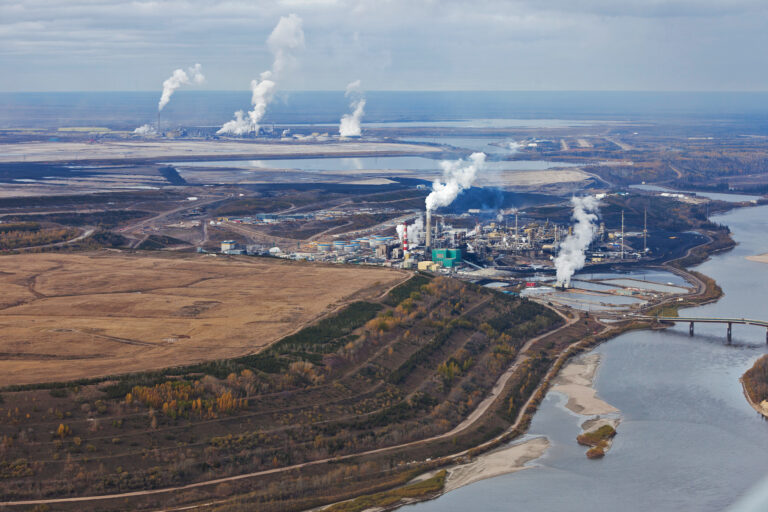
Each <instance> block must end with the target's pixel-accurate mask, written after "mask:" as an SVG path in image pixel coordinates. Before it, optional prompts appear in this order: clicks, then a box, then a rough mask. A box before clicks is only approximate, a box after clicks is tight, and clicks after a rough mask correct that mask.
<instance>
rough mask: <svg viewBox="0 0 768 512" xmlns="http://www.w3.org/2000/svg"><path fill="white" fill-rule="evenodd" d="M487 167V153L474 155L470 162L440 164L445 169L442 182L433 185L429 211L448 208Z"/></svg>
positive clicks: (445, 162)
mask: <svg viewBox="0 0 768 512" xmlns="http://www.w3.org/2000/svg"><path fill="white" fill-rule="evenodd" d="M484 165H485V153H472V154H471V155H470V156H469V161H464V160H455V161H443V162H440V167H442V168H443V177H442V180H443V181H442V182H441V181H438V180H435V182H434V183H432V192H430V194H429V195H428V196H427V199H426V203H427V210H429V211H432V210H435V209H436V208H439V207H441V206H448V205H449V204H451V203H452V202H453V200H454V199H456V197H457V196H458V195H459V193H461V192H462V191H463V190H465V189H467V188H469V187H471V186H472V183H473V182H474V181H475V176H476V175H477V172H478V171H479V170H480V169H482V168H483V166H484Z"/></svg>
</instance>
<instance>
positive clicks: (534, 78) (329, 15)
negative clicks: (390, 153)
mask: <svg viewBox="0 0 768 512" xmlns="http://www.w3.org/2000/svg"><path fill="white" fill-rule="evenodd" d="M290 13H295V14H297V15H298V16H300V17H301V18H302V20H303V27H304V32H305V41H306V47H305V49H304V50H303V51H301V52H300V54H299V55H298V60H297V61H296V62H295V64H294V66H293V69H292V70H290V72H289V73H287V75H286V78H285V80H284V87H285V88H288V89H298V90H320V89H333V90H343V89H344V86H345V85H346V84H347V83H348V82H350V81H352V80H355V79H361V80H362V83H363V86H364V87H365V88H367V89H377V90H384V89H395V90H397V89H404V90H408V89H415V90H480V89H492V90H708V91H709V90H714V91H717V90H749V91H765V90H768V52H767V51H766V49H767V48H768V1H766V0H512V1H501V0H486V1H482V0H465V1H453V0H447V1H437V0H432V1H430V0H360V1H351V0H271V1H265V0H241V1H217V0H168V1H162V0H158V1H133V2H130V1H121V0H0V69H2V73H0V90H2V91H27V90H30V91H78V90H157V89H159V88H160V86H161V84H162V82H163V80H164V79H165V78H167V77H168V76H169V75H170V73H171V72H172V71H173V69H175V68H178V67H185V68H186V67H188V66H191V65H193V64H194V63H196V62H199V63H200V64H202V66H203V71H204V73H205V75H206V77H207V81H206V83H205V84H204V86H203V88H204V89H214V90H222V89H226V90H240V89H243V90H247V89H248V87H249V83H250V81H251V79H253V78H256V77H257V76H258V74H259V73H260V72H262V71H264V70H266V69H269V68H270V66H271V64H272V55H271V54H270V52H269V49H268V48H267V45H266V43H265V41H266V38H267V37H268V36H269V33H270V32H271V31H272V29H273V27H274V26H275V24H276V23H277V21H278V20H279V18H280V17H281V16H286V15H288V14H290Z"/></svg>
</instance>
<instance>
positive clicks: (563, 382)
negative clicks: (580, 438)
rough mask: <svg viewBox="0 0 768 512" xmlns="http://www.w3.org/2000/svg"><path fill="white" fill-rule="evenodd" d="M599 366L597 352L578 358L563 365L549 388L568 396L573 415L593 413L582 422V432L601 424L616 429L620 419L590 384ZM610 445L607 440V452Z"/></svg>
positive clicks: (610, 441)
mask: <svg viewBox="0 0 768 512" xmlns="http://www.w3.org/2000/svg"><path fill="white" fill-rule="evenodd" d="M599 366H600V355H599V354H587V355H583V356H580V357H577V358H576V359H574V360H573V361H571V362H570V363H568V364H567V365H566V366H565V367H563V369H562V370H561V371H560V373H559V374H558V376H557V378H556V379H555V381H554V386H553V387H552V391H558V392H560V393H563V394H564V395H566V396H567V397H568V403H567V404H566V405H565V407H566V408H568V409H570V410H571V411H573V412H575V413H576V414H580V415H583V416H592V417H591V418H590V419H588V420H587V421H585V422H584V423H582V424H581V429H582V431H584V432H588V431H591V430H595V429H597V428H600V427H602V426H603V425H610V426H612V427H613V428H614V429H615V428H616V427H618V426H619V423H620V422H621V418H620V417H619V412H620V411H619V410H618V409H616V408H615V407H614V406H612V405H611V404H609V403H607V402H605V401H604V400H602V399H600V398H598V397H597V391H595V388H593V387H592V385H593V383H594V379H595V373H596V372H597V368H598V367H599ZM611 444H613V441H612V440H609V441H608V445H607V447H606V449H605V450H606V451H608V450H609V449H610V448H611Z"/></svg>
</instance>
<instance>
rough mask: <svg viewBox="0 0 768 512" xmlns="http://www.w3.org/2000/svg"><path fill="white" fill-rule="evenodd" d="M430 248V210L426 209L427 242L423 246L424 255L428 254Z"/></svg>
mask: <svg viewBox="0 0 768 512" xmlns="http://www.w3.org/2000/svg"><path fill="white" fill-rule="evenodd" d="M431 249H432V210H427V242H426V244H425V247H424V253H425V256H427V257H429V256H430V250H431Z"/></svg>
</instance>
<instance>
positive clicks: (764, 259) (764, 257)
mask: <svg viewBox="0 0 768 512" xmlns="http://www.w3.org/2000/svg"><path fill="white" fill-rule="evenodd" d="M747 259H748V260H749V261H756V262H758V263H768V252H767V253H765V254H756V255H754V256H747Z"/></svg>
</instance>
